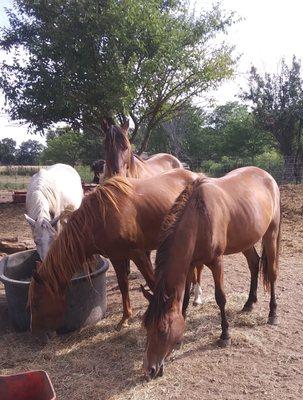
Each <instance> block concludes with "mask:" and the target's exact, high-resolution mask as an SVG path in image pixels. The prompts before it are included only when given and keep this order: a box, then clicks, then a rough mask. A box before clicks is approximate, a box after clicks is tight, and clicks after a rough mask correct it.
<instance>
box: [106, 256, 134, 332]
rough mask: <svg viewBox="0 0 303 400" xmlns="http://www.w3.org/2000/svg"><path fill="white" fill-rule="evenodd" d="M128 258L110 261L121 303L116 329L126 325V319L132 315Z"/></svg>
mask: <svg viewBox="0 0 303 400" xmlns="http://www.w3.org/2000/svg"><path fill="white" fill-rule="evenodd" d="M128 262H129V261H128V260H122V261H121V260H118V261H117V260H112V259H111V263H112V265H113V267H114V270H115V272H116V275H117V280H118V285H119V289H120V292H121V295H122V303H123V316H122V318H121V320H120V322H119V323H118V325H117V326H116V330H118V331H119V330H120V329H121V328H122V327H124V326H127V321H128V319H129V318H130V317H131V315H132V309H131V306H130V299H129V283H128V273H127V270H128V265H129V264H128Z"/></svg>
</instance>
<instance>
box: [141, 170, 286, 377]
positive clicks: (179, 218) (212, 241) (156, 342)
mask: <svg viewBox="0 0 303 400" xmlns="http://www.w3.org/2000/svg"><path fill="white" fill-rule="evenodd" d="M280 222H281V211H280V193H279V188H278V185H277V183H276V182H275V180H274V179H273V178H272V177H271V176H270V175H269V174H268V173H267V172H265V171H263V170H261V169H259V168H256V167H246V168H239V169H237V170H234V171H232V172H230V173H229V174H227V175H225V176H224V177H222V178H217V179H215V178H205V177H204V178H202V179H197V180H196V181H195V182H194V183H190V184H189V185H188V187H187V188H186V189H185V190H184V191H183V192H182V193H181V195H180V196H179V198H178V199H177V201H176V202H175V204H174V206H173V207H172V209H171V211H170V213H169V214H168V216H167V218H166V220H165V221H164V223H163V227H162V233H161V243H160V245H159V248H158V251H157V256H156V281H155V290H154V294H153V295H152V294H150V293H149V292H147V291H146V290H144V289H143V292H144V294H145V296H146V298H148V300H149V302H150V303H149V306H148V309H147V311H146V313H145V317H144V325H145V328H146V331H147V345H146V351H145V355H144V368H145V374H146V378H147V379H151V378H155V377H156V376H158V375H161V374H162V373H163V366H164V360H165V358H166V357H167V356H168V355H169V354H170V353H171V351H172V350H173V348H174V347H175V346H176V345H177V344H178V343H179V342H181V341H182V340H183V333H184V329H185V312H186V307H187V305H188V298H189V287H190V282H191V279H192V273H193V266H194V265H198V264H205V265H207V266H208V267H209V268H210V270H211V272H212V274H213V279H214V283H215V298H216V302H217V304H218V306H219V308H220V312H221V327H222V334H221V337H220V341H219V344H220V345H222V346H225V345H228V344H229V342H230V335H229V325H228V322H227V318H226V314H225V303H226V297H225V293H224V288H223V278H224V268H223V266H224V263H223V256H224V255H225V254H234V253H238V252H242V253H243V254H244V255H245V257H246V259H247V261H248V265H249V269H250V273H251V283H250V291H249V296H248V300H247V302H246V303H245V305H244V308H243V310H244V311H250V310H251V309H252V308H253V305H254V303H255V302H256V301H257V285H258V273H259V264H260V265H261V271H262V274H263V281H264V285H265V288H266V289H269V290H270V311H269V316H268V323H269V324H276V323H277V312H276V309H277V303H276V297H275V282H276V278H277V273H278V255H279V240H280ZM260 239H262V255H261V259H260V257H259V256H258V254H257V252H256V250H255V247H254V245H255V244H256V243H257V242H258V241H259V240H260Z"/></svg>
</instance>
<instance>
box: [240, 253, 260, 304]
mask: <svg viewBox="0 0 303 400" xmlns="http://www.w3.org/2000/svg"><path fill="white" fill-rule="evenodd" d="M243 254H244V256H245V257H246V260H247V263H248V266H249V270H250V276H251V279H250V290H249V296H248V300H247V302H246V303H245V304H244V307H243V310H242V311H251V310H252V309H253V305H254V303H256V302H257V300H258V299H257V288H258V274H259V262H260V257H259V255H258V253H257V252H256V249H255V247H254V246H253V247H251V248H250V249H248V250H245V251H243Z"/></svg>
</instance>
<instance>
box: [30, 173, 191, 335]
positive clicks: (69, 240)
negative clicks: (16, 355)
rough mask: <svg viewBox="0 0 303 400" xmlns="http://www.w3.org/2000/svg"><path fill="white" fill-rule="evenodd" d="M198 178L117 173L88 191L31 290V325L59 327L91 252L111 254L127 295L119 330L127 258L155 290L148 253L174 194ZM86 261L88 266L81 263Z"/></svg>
mask: <svg viewBox="0 0 303 400" xmlns="http://www.w3.org/2000/svg"><path fill="white" fill-rule="evenodd" d="M197 177H198V174H195V173H193V172H191V171H187V170H185V169H181V168H180V169H175V170H172V171H169V172H166V173H163V174H161V175H158V176H157V177H152V178H148V179H126V178H124V177H113V178H111V179H108V180H107V181H106V182H105V183H104V184H103V185H98V186H97V187H96V189H95V190H94V191H93V192H92V193H91V194H89V195H88V196H86V197H85V198H84V200H83V201H82V204H81V206H80V208H79V209H78V210H76V211H75V212H74V213H73V214H72V215H71V217H70V218H69V219H68V221H67V223H66V225H65V226H64V227H63V230H62V232H61V233H60V235H59V236H58V237H57V239H56V240H55V241H54V243H53V245H52V246H51V248H50V250H49V252H48V254H47V256H46V258H45V260H44V261H43V262H42V264H41V265H40V266H39V267H38V268H37V270H36V271H35V273H34V274H33V278H32V280H31V283H30V289H29V305H30V310H31V329H32V331H33V332H38V331H43V330H44V331H47V330H56V329H57V328H58V327H59V325H60V321H61V319H62V317H63V315H64V310H65V308H66V299H65V295H66V290H67V287H68V284H69V282H70V280H71V278H72V276H73V275H74V273H75V272H77V271H78V270H79V269H80V270H81V269H84V270H85V271H87V269H88V266H87V265H86V264H85V261H86V260H89V259H90V258H91V257H92V256H93V254H101V255H103V256H104V257H108V258H110V260H111V262H112V264H113V267H114V269H115V272H116V275H117V279H118V285H119V288H120V291H121V294H122V300H123V316H122V318H121V321H120V322H119V324H118V326H117V328H118V329H120V328H121V327H122V326H123V325H125V324H126V323H127V320H128V319H129V318H130V317H131V314H132V310H131V306H130V299H129V287H128V274H127V263H126V262H125V260H127V259H131V260H132V261H133V262H134V263H135V264H136V265H137V267H138V269H139V270H140V272H141V273H142V275H143V277H144V278H145V280H146V282H147V284H148V286H149V287H150V289H151V290H153V288H154V271H153V267H152V264H151V261H150V258H149V256H148V254H147V252H149V251H151V250H154V249H156V248H157V245H158V236H159V232H160V227H161V223H162V221H163V219H164V217H165V215H166V214H167V213H168V211H169V210H170V208H171V206H172V205H173V203H174V201H175V199H176V198H177V197H178V195H179V194H180V193H181V191H182V190H183V189H184V188H185V187H186V185H187V184H189V183H190V182H193V181H194V180H195V179H196V178H197ZM83 265H84V266H83Z"/></svg>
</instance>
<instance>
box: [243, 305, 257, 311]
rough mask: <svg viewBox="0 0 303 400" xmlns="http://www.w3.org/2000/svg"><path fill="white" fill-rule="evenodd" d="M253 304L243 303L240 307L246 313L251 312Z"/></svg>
mask: <svg viewBox="0 0 303 400" xmlns="http://www.w3.org/2000/svg"><path fill="white" fill-rule="evenodd" d="M253 308H254V307H253V305H252V304H251V305H248V306H247V305H246V304H245V306H244V307H243V308H242V312H245V313H248V312H251V311H252V310H253Z"/></svg>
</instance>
